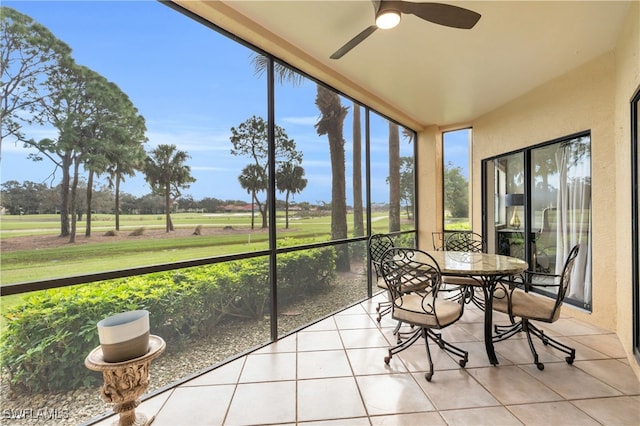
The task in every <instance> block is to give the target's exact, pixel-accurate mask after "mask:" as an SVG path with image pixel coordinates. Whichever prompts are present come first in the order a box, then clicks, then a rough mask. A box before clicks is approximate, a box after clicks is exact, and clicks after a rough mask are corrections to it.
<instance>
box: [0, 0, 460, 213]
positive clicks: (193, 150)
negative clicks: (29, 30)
mask: <svg viewBox="0 0 640 426" xmlns="http://www.w3.org/2000/svg"><path fill="white" fill-rule="evenodd" d="M2 5H3V6H9V7H13V8H15V9H17V10H18V11H19V12H21V13H24V14H26V15H28V16H30V17H32V18H33V19H35V20H36V21H38V22H39V23H41V24H43V25H44V26H45V27H47V28H48V29H49V30H50V31H51V32H52V33H53V34H54V35H55V36H56V37H57V38H59V39H60V40H62V41H64V42H65V43H67V44H68V45H69V46H70V47H71V48H72V50H73V53H72V54H73V57H74V59H75V60H76V62H77V63H79V64H81V65H84V66H87V67H89V68H91V69H93V70H94V71H96V72H98V73H100V74H102V75H103V76H104V77H105V78H107V79H108V80H110V81H112V82H114V83H116V84H117V85H118V86H119V87H120V89H121V90H122V91H123V92H124V93H126V94H127V95H128V96H129V97H130V99H131V101H132V102H133V103H134V105H135V106H136V107H137V108H138V110H139V112H140V114H142V115H143V116H144V117H145V120H146V125H147V137H148V138H149V142H148V144H147V145H146V149H147V150H149V149H151V148H152V147H154V146H157V145H158V144H162V143H172V144H175V145H177V146H178V148H179V149H182V150H185V151H187V152H188V153H189V154H190V156H191V159H190V160H189V161H188V162H187V164H188V165H189V166H190V167H191V169H192V175H193V176H194V177H195V178H196V179H197V181H196V183H194V184H192V186H191V188H190V189H187V190H186V191H184V193H185V194H190V195H192V196H193V197H194V198H195V199H200V198H202V197H215V198H220V199H245V200H248V199H249V197H248V195H247V194H246V192H245V191H244V190H243V189H242V188H241V187H240V186H239V184H238V183H237V175H238V173H239V171H240V170H241V169H242V167H243V166H244V165H246V164H248V159H246V158H240V157H233V156H230V154H229V151H230V149H231V144H230V142H229V136H230V134H231V133H230V128H231V127H232V126H238V125H239V124H240V123H241V122H243V121H244V120H246V119H248V118H249V117H251V116H252V115H256V116H262V117H266V86H265V84H266V83H265V79H264V77H262V78H258V77H257V76H255V75H254V74H253V69H252V67H251V65H250V59H251V56H250V53H251V51H250V50H248V49H246V48H241V47H239V46H238V44H237V43H236V42H234V41H232V40H230V39H227V38H226V37H224V36H221V35H219V34H218V33H216V32H215V31H212V30H211V29H209V28H207V27H205V26H203V25H200V24H198V23H196V22H195V21H193V20H191V19H189V18H188V17H186V16H183V15H181V14H180V13H178V12H176V11H174V10H173V9H171V8H169V7H167V6H165V5H163V4H160V3H158V2H155V1H152V0H146V1H115V2H101V1H91V2H89V1H71V2H62V1H3V3H2ZM239 82H240V83H239ZM315 91H316V88H315V84H313V83H311V82H309V81H308V82H306V83H305V84H303V85H302V86H297V87H291V86H290V85H288V86H287V85H284V86H278V88H277V89H276V113H277V116H276V122H277V123H278V124H279V125H280V126H282V127H284V128H285V130H286V132H287V134H288V135H289V137H291V138H293V139H294V140H295V141H296V143H297V144H298V149H299V150H301V151H302V152H303V154H304V158H303V167H304V168H305V171H306V178H307V179H308V181H309V183H308V185H307V188H306V189H305V190H304V191H303V193H301V194H298V195H296V197H295V200H296V201H309V202H316V201H319V200H323V201H329V200H330V198H331V191H330V183H331V179H330V174H331V173H330V163H329V158H328V143H327V141H326V136H323V137H319V136H318V135H317V134H316V132H315V129H314V127H313V124H314V123H315V122H316V120H317V118H318V115H319V113H318V110H317V108H316V107H315V105H314V104H313V100H314V99H315ZM344 103H345V106H350V105H351V103H350V102H349V101H348V100H346V99H345V100H344ZM350 116H351V115H350V114H349V116H348V118H347V120H346V121H345V127H344V133H345V139H347V138H350V132H351V121H350ZM373 123H375V126H376V128H373V126H372V132H373V136H372V152H373V154H374V156H375V153H376V152H380V155H381V156H382V157H384V155H386V149H387V148H386V138H387V133H386V132H387V127H386V125H384V124H385V123H384V122H383V120H380V119H379V120H373ZM28 130H29V135H30V137H33V138H34V139H41V138H43V137H55V136H56V132H55V131H54V130H52V129H45V128H30V129H28ZM461 140H462V141H463V143H465V144H466V139H465V138H461ZM349 146H350V140H348V141H347V173H348V176H349V173H350V161H351V160H350V149H349ZM411 151H412V146H411V145H409V144H408V143H406V142H402V152H401V155H411V154H412V152H411ZM27 154H28V152H27V151H25V150H24V149H22V147H21V146H19V145H18V146H16V145H15V144H14V143H12V141H10V140H5V141H3V144H2V170H1V172H0V173H1V175H0V177H1V181H2V182H6V181H7V180H17V181H19V182H22V181H25V180H31V181H34V182H43V181H46V178H47V176H49V175H50V174H51V172H52V170H53V166H52V163H51V162H49V161H48V160H47V161H45V162H42V163H33V162H31V161H29V160H27V159H26V156H27ZM382 157H381V159H383V160H384V158H382ZM385 161H386V160H385ZM385 161H379V162H378V161H376V158H375V157H374V158H372V170H371V174H372V179H373V181H372V201H374V202H384V201H385V200H387V199H388V187H387V185H386V181H385V179H386V176H387V175H388V172H387V170H388V165H387V163H386V162H385ZM59 176H60V173H58V179H57V180H55V181H54V183H58V181H59ZM122 190H123V191H125V192H129V193H132V194H134V195H136V196H141V195H144V194H147V193H149V192H150V189H149V187H148V185H147V184H146V182H145V181H144V179H143V177H142V175H141V174H138V175H137V176H136V177H135V178H128V179H127V180H126V182H125V183H124V184H123V186H122ZM347 197H348V199H349V197H350V183H348V184H347Z"/></svg>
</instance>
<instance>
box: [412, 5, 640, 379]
mask: <svg viewBox="0 0 640 426" xmlns="http://www.w3.org/2000/svg"><path fill="white" fill-rule="evenodd" d="M639 58H640V4H639V3H634V4H633V5H632V7H631V10H630V13H629V16H628V18H627V20H626V22H625V25H624V27H623V28H622V29H621V32H620V36H619V39H618V42H617V44H616V47H615V49H614V50H612V51H611V52H609V53H607V54H604V55H602V56H600V57H599V58H596V59H595V60H593V61H590V62H588V63H586V64H584V65H583V66H581V67H579V68H577V69H575V70H573V71H571V72H569V73H567V74H565V75H562V76H559V77H557V78H556V79H554V80H552V81H550V82H548V83H546V84H544V85H542V86H540V87H538V88H536V89H534V90H532V91H531V92H529V93H526V94H524V95H523V96H521V97H520V98H518V99H516V100H515V101H513V102H510V103H508V104H506V105H503V106H502V107H500V108H498V109H496V110H494V111H492V112H491V113H489V114H486V115H485V116H483V117H480V118H479V119H477V120H475V121H474V123H473V139H474V148H473V150H472V171H471V176H472V184H473V188H472V194H473V195H472V206H473V224H474V227H476V228H478V229H479V228H480V226H481V211H480V207H481V205H482V200H481V194H482V188H481V170H480V161H481V160H482V159H484V158H487V157H492V156H495V155H498V154H502V153H505V152H509V151H512V150H516V149H520V148H523V147H527V146H531V145H535V144H538V143H541V142H546V141H549V140H553V139H556V138H559V137H562V136H567V135H570V134H573V133H577V132H581V131H584V130H590V131H591V141H592V182H593V183H592V185H593V186H592V196H593V199H592V205H593V207H594V208H593V212H592V220H593V223H592V224H593V230H592V231H593V236H592V237H593V252H592V254H593V259H594V260H593V265H592V267H593V275H592V280H593V312H591V313H587V312H584V311H581V310H578V309H573V308H565V309H570V310H571V314H572V315H574V316H576V317H578V318H579V319H581V320H584V321H586V322H589V323H592V324H594V325H597V326H600V327H603V328H606V329H609V330H612V331H615V332H616V333H617V334H618V336H619V337H620V340H621V342H622V343H623V345H624V347H625V349H626V351H627V355H628V357H629V359H630V360H631V365H632V366H633V367H634V369H635V371H636V373H637V374H638V376H639V377H640V367H639V366H638V364H637V362H636V361H635V360H633V350H632V298H631V294H632V287H631V242H630V234H631V216H630V210H631V205H630V193H631V186H630V160H629V152H630V114H629V111H630V106H629V105H630V104H629V101H630V99H631V96H632V95H633V93H634V92H635V90H637V88H638V87H639V86H640V59H639ZM440 137H441V135H440V132H439V131H438V130H437V129H427V130H426V131H424V132H422V133H420V134H419V139H418V140H419V141H420V142H419V145H418V158H419V167H420V172H419V188H434V187H435V188H439V187H441V186H438V182H439V181H441V176H440V175H438V173H440V172H438V173H434V172H432V171H429V170H425V167H430V166H431V165H433V167H436V168H438V170H439V169H440V167H441V164H442V163H441V152H440V151H439V149H438V148H437V147H436V146H435V145H434V144H439V142H440ZM436 179H437V180H436ZM419 191H420V204H419V208H420V217H419V220H420V222H419V224H420V225H419V226H420V230H419V236H420V240H421V246H423V247H425V248H430V244H431V232H432V231H437V230H439V229H441V224H440V223H439V217H440V212H441V211H442V204H441V203H442V200H441V195H440V194H438V193H436V194H433V193H432V191H430V190H429V191H426V190H424V189H422V190H421V189H419ZM478 229H477V230H478Z"/></svg>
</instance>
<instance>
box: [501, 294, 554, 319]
mask: <svg viewBox="0 0 640 426" xmlns="http://www.w3.org/2000/svg"><path fill="white" fill-rule="evenodd" d="M503 295H504V289H501V288H498V289H496V293H495V294H494V296H493V309H495V310H497V311H499V312H504V313H509V309H508V303H507V297H503ZM555 304H556V300H555V299H550V298H548V297H544V296H541V295H538V294H535V293H526V292H524V291H523V290H520V289H515V290H514V291H513V293H511V313H512V314H513V316H515V317H520V318H527V319H533V320H538V321H545V322H554V321H556V320H557V319H558V318H559V317H560V309H558V310H556V312H555V313H554V312H553V308H554V307H555ZM552 315H553V316H552Z"/></svg>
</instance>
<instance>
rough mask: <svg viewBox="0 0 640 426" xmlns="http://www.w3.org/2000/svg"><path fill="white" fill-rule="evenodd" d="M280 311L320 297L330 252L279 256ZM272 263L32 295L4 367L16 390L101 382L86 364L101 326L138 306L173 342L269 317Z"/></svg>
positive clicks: (9, 331)
mask: <svg viewBox="0 0 640 426" xmlns="http://www.w3.org/2000/svg"><path fill="white" fill-rule="evenodd" d="M277 262H278V263H277V274H278V275H277V276H278V303H279V305H280V306H286V305H287V304H289V303H291V302H293V301H295V300H296V299H297V298H299V297H301V296H303V295H309V294H314V293H317V292H321V291H322V290H323V289H325V288H326V287H327V286H328V285H329V284H331V282H332V281H333V280H334V279H335V250H334V249H333V248H332V247H328V248H320V249H311V250H304V251H299V252H292V253H286V254H281V255H279V256H278V258H277ZM268 282H269V264H268V259H265V258H254V259H246V260H240V261H233V262H226V263H220V264H215V265H208V266H203V267H196V268H190V269H186V270H179V271H170V272H162V273H154V274H148V275H140V276H135V277H129V278H124V279H117V280H109V281H104V282H100V283H92V284H84V285H81V286H74V287H66V288H61V289H54V290H45V291H40V292H36V293H33V294H32V295H30V296H28V297H27V298H25V301H24V303H23V304H21V305H18V306H16V307H14V308H12V309H11V310H9V312H8V313H7V314H6V329H5V330H4V331H3V334H2V336H1V337H0V365H1V366H2V368H4V369H6V371H7V372H8V373H9V375H10V384H11V386H12V388H14V389H16V390H21V391H29V392H39V391H45V390H47V391H56V390H68V389H76V388H78V387H81V386H88V385H92V384H97V378H96V375H95V374H93V373H92V372H91V371H89V370H88V369H87V368H85V367H84V359H85V357H86V356H87V354H88V353H89V352H90V351H91V350H93V349H94V348H95V347H96V346H98V345H99V340H98V332H97V328H96V323H97V322H98V321H99V320H100V319H102V318H105V317H108V316H110V315H113V314H116V313H119V312H124V311H128V310H135V309H147V310H148V311H149V312H150V321H151V332H152V333H153V334H157V335H160V336H162V337H163V338H164V339H165V340H167V341H168V342H170V341H172V340H178V339H182V338H189V337H195V336H207V335H211V334H212V333H214V332H215V329H216V325H217V324H219V323H220V321H222V320H225V319H229V318H234V317H242V318H262V317H263V316H264V315H265V314H266V313H268V310H269V307H270V302H269V295H270V291H269V286H268Z"/></svg>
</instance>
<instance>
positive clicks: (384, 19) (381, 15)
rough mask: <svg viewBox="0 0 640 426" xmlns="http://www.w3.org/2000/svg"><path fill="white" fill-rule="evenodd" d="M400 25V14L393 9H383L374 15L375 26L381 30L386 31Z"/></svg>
mask: <svg viewBox="0 0 640 426" xmlns="http://www.w3.org/2000/svg"><path fill="white" fill-rule="evenodd" d="M399 23H400V12H398V11H397V10H394V9H384V10H382V9H381V10H380V11H378V13H377V14H376V26H377V27H378V28H380V29H382V30H388V29H390V28H393V27H395V26H396V25H398V24H399Z"/></svg>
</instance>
